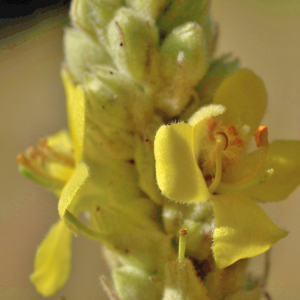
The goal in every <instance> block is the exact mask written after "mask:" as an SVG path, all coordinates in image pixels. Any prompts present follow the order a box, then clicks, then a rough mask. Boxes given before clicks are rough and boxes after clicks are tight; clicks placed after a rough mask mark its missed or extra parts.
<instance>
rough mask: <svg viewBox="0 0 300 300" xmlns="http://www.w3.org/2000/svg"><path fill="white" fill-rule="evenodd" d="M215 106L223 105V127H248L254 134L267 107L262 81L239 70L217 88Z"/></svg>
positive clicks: (254, 75)
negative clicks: (224, 110)
mask: <svg viewBox="0 0 300 300" xmlns="http://www.w3.org/2000/svg"><path fill="white" fill-rule="evenodd" d="M214 103H215V104H222V105H224V106H225V107H226V108H227V110H226V112H225V113H224V114H223V115H222V117H221V118H222V120H223V122H224V125H241V126H243V125H245V124H246V125H249V126H250V127H251V130H250V134H254V132H255V130H256V128H257V127H258V126H259V125H260V122H261V119H262V117H263V115H264V113H265V110H266V106H267V93H266V89H265V86H264V84H263V82H262V80H261V79H260V78H259V77H258V76H257V75H256V74H254V73H253V72H252V71H250V70H247V69H241V70H239V71H237V72H235V73H233V74H232V75H230V76H229V77H227V79H225V80H224V81H223V82H222V84H221V85H220V87H219V88H218V90H217V92H216V95H215V98H214Z"/></svg>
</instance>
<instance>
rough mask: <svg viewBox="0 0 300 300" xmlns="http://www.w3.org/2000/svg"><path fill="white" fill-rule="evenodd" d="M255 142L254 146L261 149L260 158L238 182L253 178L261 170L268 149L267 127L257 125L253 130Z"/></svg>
mask: <svg viewBox="0 0 300 300" xmlns="http://www.w3.org/2000/svg"><path fill="white" fill-rule="evenodd" d="M254 137H255V142H256V146H257V147H258V148H262V149H261V153H260V159H259V160H258V162H257V165H256V167H255V169H254V170H253V171H252V172H251V174H249V175H247V176H245V177H243V178H241V179H239V180H238V182H245V181H252V180H253V178H254V177H255V176H256V175H257V174H258V172H259V171H260V170H261V167H262V165H263V163H264V162H265V159H266V156H267V153H268V149H269V141H268V127H267V126H259V127H258V129H257V130H256V132H255V135H254Z"/></svg>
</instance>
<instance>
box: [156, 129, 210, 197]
mask: <svg viewBox="0 0 300 300" xmlns="http://www.w3.org/2000/svg"><path fill="white" fill-rule="evenodd" d="M154 154H155V160H156V178H157V183H158V186H159V188H160V189H161V191H162V192H163V194H164V195H165V196H166V197H168V198H169V199H171V200H174V201H179V202H200V201H205V200H207V199H208V198H209V195H210V193H209V191H208V189H207V186H206V183H205V180H204V178H203V175H202V173H201V170H200V168H199V167H198V164H197V162H196V159H195V154H194V128H193V127H192V126H190V125H189V124H185V123H178V124H172V125H170V126H162V127H160V128H159V130H158V131H157V134H156V137H155V140H154Z"/></svg>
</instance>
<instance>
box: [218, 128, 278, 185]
mask: <svg viewBox="0 0 300 300" xmlns="http://www.w3.org/2000/svg"><path fill="white" fill-rule="evenodd" d="M254 137H255V142H256V146H257V147H259V148H261V153H260V159H259V160H258V162H257V164H256V166H255V168H254V170H253V171H252V172H251V173H250V174H248V175H246V176H244V177H242V178H240V179H239V180H237V181H236V182H233V183H230V184H229V183H228V184H227V183H222V184H221V185H220V191H229V190H231V191H233V190H241V189H244V188H250V187H253V186H257V185H260V184H262V183H265V182H267V181H268V180H270V179H271V178H272V176H273V174H274V170H273V169H268V170H264V172H262V166H263V164H264V162H265V159H266V156H267V153H268V149H269V141H268V127H266V126H259V127H258V129H257V130H256V133H255V135H254ZM218 191H219V190H218Z"/></svg>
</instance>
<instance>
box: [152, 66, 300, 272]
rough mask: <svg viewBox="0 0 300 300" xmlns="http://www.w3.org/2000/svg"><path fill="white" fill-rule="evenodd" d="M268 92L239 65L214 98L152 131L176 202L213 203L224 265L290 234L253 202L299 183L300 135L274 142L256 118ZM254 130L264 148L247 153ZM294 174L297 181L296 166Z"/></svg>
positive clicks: (159, 171) (162, 181) (160, 168)
mask: <svg viewBox="0 0 300 300" xmlns="http://www.w3.org/2000/svg"><path fill="white" fill-rule="evenodd" d="M266 100H267V96H266V92H265V88H264V86H263V83H262V81H261V80H260V79H259V78H258V77H257V76H256V75H255V74H254V73H253V72H251V71H250V70H246V69H242V70H240V71H237V72H236V73H234V74H233V75H231V76H229V77H228V78H227V79H225V80H224V81H223V83H222V84H221V86H220V87H219V88H218V90H217V92H216V95H215V97H214V103H213V104H211V105H209V106H204V107H202V108H200V110H198V111H197V112H196V113H195V114H194V115H193V116H192V117H191V118H190V119H189V120H188V123H174V124H171V125H168V126H162V127H160V129H159V130H158V132H157V134H156V137H155V145H154V151H155V159H156V176H157V182H158V186H159V187H160V189H161V191H162V192H163V194H164V195H165V196H166V197H168V198H169V199H170V200H173V201H177V202H183V203H191V202H202V201H206V200H210V202H211V203H212V206H213V210H214V218H215V226H214V232H213V239H214V242H213V247H212V250H213V253H214V258H215V261H216V265H217V266H218V267H219V268H225V267H228V266H229V265H231V264H233V263H234V262H236V261H237V260H239V259H242V258H249V257H253V256H256V255H258V254H261V253H262V252H265V251H266V250H268V249H269V248H270V246H272V245H273V244H274V243H276V242H277V241H278V240H280V239H281V238H283V237H285V236H286V235H287V232H286V231H284V230H282V229H280V228H279V227H277V226H276V225H275V224H274V223H273V222H272V221H271V220H270V219H269V218H268V217H267V216H266V214H265V213H264V212H263V211H262V210H261V208H260V207H259V206H258V205H257V204H255V202H254V201H279V200H283V199H284V198H285V197H286V196H287V195H288V194H289V193H291V192H292V191H293V189H294V188H295V186H296V185H295V172H297V171H296V169H295V167H294V166H295V165H297V162H298V158H297V156H296V152H297V151H299V149H300V143H299V142H296V141H293V142H287V141H276V142H274V143H272V144H271V145H269V143H268V133H267V128H266V127H265V126H259V124H260V121H261V118H262V116H263V114H264V111H265V108H266ZM257 128H258V129H257ZM254 132H255V141H256V145H257V147H259V149H258V150H257V151H254V152H253V153H247V151H246V150H247V148H248V146H249V142H250V138H251V137H252V136H253V134H254ZM298 172H299V170H298ZM298 172H297V173H298ZM273 173H274V176H273ZM289 173H290V175H288V174H289ZM287 175H288V176H287ZM273 177H274V178H273ZM296 178H297V179H296V180H297V183H298V182H299V181H298V180H299V174H297V175H296ZM289 180H290V181H291V182H293V184H291V183H289V182H288V181H289ZM267 191H268V192H267Z"/></svg>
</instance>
